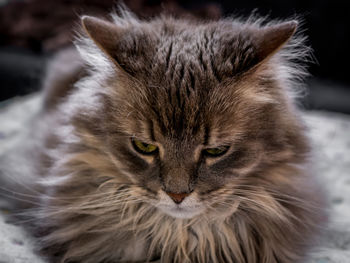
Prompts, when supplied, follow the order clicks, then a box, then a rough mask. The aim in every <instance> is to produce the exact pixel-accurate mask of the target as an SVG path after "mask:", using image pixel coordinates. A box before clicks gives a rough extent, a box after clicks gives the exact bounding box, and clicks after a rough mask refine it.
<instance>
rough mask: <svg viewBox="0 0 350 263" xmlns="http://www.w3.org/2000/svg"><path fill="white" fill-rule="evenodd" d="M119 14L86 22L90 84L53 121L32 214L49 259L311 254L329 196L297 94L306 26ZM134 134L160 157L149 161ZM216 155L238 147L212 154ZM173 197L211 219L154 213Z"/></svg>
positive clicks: (250, 261)
mask: <svg viewBox="0 0 350 263" xmlns="http://www.w3.org/2000/svg"><path fill="white" fill-rule="evenodd" d="M120 12H121V13H120V14H119V15H114V17H113V18H114V23H111V22H107V21H102V20H98V19H96V18H90V17H85V18H83V27H84V29H85V33H83V35H82V36H81V38H80V40H78V41H77V47H78V49H79V51H80V53H81V56H82V58H83V59H84V60H85V62H86V64H87V65H86V70H87V71H86V72H87V74H88V76H87V77H85V78H82V79H81V80H80V81H79V82H78V83H77V84H76V85H75V86H76V87H75V89H74V90H72V91H71V92H69V93H67V94H69V95H67V96H66V98H65V99H64V100H63V101H62V102H61V103H60V104H59V105H58V108H57V109H54V110H51V111H50V113H48V115H47V116H45V113H43V114H44V118H43V122H44V123H45V124H44V125H46V126H45V129H44V133H45V135H44V138H45V140H44V139H42V140H41V142H42V145H41V153H42V159H41V161H40V160H38V159H37V160H36V161H37V162H41V163H40V166H41V168H40V176H41V179H40V180H39V181H38V182H37V183H36V185H38V186H39V190H38V191H39V192H40V193H41V195H40V200H39V201H38V204H37V205H34V206H33V208H32V210H29V212H28V213H27V216H29V217H30V218H31V219H34V220H35V222H34V231H35V233H36V235H37V236H38V240H39V246H40V249H41V252H42V253H44V254H46V255H50V258H51V259H52V261H53V262H84V263H89V262H92V263H97V262H145V261H149V260H153V259H157V258H159V259H160V261H161V262H165V263H169V262H174V263H175V262H177V263H180V262H181V263H183V262H197V263H199V262H213V263H219V262H220V263H222V262H235V263H255V262H259V263H261V262H264V263H274V262H276V263H277V262H280V263H281V262H283V263H287V262H293V263H294V262H298V261H301V260H302V259H304V258H305V256H306V254H307V250H308V248H310V247H311V246H312V245H313V241H314V239H315V234H316V233H317V232H318V230H319V226H320V221H321V219H322V213H321V212H320V211H321V206H322V201H321V200H322V198H321V197H320V195H319V194H318V188H317V184H315V183H314V182H313V179H312V177H311V176H310V175H309V174H308V172H309V171H308V167H307V155H308V143H307V140H306V138H305V137H304V135H303V126H302V124H301V123H300V121H299V118H298V114H297V111H296V109H295V107H294V106H293V102H292V97H291V96H292V95H291V91H292V90H293V89H294V88H295V86H296V83H297V82H295V79H296V78H299V77H301V76H302V75H303V73H304V71H303V67H302V66H301V65H295V64H293V61H295V59H297V58H300V56H304V55H305V54H307V51H305V50H306V49H305V47H304V46H303V45H302V39H301V38H300V37H295V38H293V39H291V37H292V35H293V34H294V32H295V28H296V22H294V21H292V22H286V23H282V24H279V23H270V24H267V25H265V26H263V25H262V24H263V21H260V20H258V19H250V20H248V21H246V22H242V21H239V20H231V19H227V20H222V21H218V22H196V21H189V20H178V19H173V18H167V17H160V18H155V19H153V20H150V21H140V20H138V19H137V18H135V17H133V15H132V14H130V13H129V12H127V11H125V10H121V11H120ZM62 83H64V82H62ZM67 83H69V82H67ZM56 88H57V87H56ZM63 90H64V91H66V89H65V88H63ZM47 94H61V93H60V92H57V91H55V92H52V91H51V92H50V91H48V92H47ZM65 94H66V93H65ZM46 101H47V102H48V101H57V100H55V99H51V98H50V95H48V97H47V98H46ZM130 138H137V139H140V140H142V141H145V142H148V143H152V144H155V145H157V146H158V147H159V153H158V154H157V155H154V156H142V155H140V154H139V153H137V152H136V151H135V150H133V148H132V145H131V142H130ZM215 146H230V148H229V150H228V152H227V153H226V154H224V155H223V156H220V157H218V158H210V157H206V156H205V155H203V151H202V150H203V149H204V148H206V147H215ZM50 180H51V181H50ZM163 190H164V191H168V192H172V193H183V192H185V193H190V192H191V195H192V196H194V197H193V198H196V200H199V201H198V202H200V203H201V204H203V206H204V207H205V210H204V211H203V212H201V213H200V214H199V215H197V216H193V217H191V218H174V217H172V216H170V215H168V214H166V213H164V212H162V211H161V210H160V209H158V208H157V207H156V205H154V204H155V203H157V202H158V201H159V198H160V195H161V193H163Z"/></svg>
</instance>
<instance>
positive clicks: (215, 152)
mask: <svg viewBox="0 0 350 263" xmlns="http://www.w3.org/2000/svg"><path fill="white" fill-rule="evenodd" d="M228 148H229V147H228V146H225V147H219V148H207V149H204V153H205V154H206V155H208V156H211V157H217V156H221V155H224V154H225V153H226V152H227V150H228Z"/></svg>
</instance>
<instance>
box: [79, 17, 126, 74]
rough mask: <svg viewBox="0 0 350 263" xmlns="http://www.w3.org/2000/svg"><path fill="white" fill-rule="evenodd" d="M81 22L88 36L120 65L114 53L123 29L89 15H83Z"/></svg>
mask: <svg viewBox="0 0 350 263" xmlns="http://www.w3.org/2000/svg"><path fill="white" fill-rule="evenodd" d="M81 23H82V26H83V29H84V30H85V32H86V33H87V35H88V36H89V38H91V39H92V40H93V41H94V43H95V44H96V45H97V46H98V47H99V48H100V49H101V50H102V51H103V52H104V53H105V55H107V56H108V57H109V58H110V59H111V60H112V61H113V62H114V63H115V64H116V65H117V66H119V67H120V65H119V64H118V62H117V61H116V59H115V53H116V47H117V45H118V40H119V39H120V37H121V35H122V34H123V32H124V29H123V28H121V27H119V26H117V25H115V24H113V23H111V22H108V21H105V20H102V19H99V18H96V17H91V16H83V17H82V19H81Z"/></svg>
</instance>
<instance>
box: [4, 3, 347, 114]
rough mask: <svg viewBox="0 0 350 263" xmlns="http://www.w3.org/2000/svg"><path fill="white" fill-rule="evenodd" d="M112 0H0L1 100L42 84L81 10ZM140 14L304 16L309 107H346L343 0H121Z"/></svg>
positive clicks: (98, 8)
mask: <svg viewBox="0 0 350 263" xmlns="http://www.w3.org/2000/svg"><path fill="white" fill-rule="evenodd" d="M116 2H118V1H115V0H55V1H48V0H11V1H6V0H0V101H5V100H7V99H9V98H12V97H14V96H19V95H24V94H28V93H31V92H33V91H36V90H38V89H39V88H40V80H41V79H42V76H43V74H44V71H45V64H46V62H47V61H48V59H49V58H50V56H51V55H52V54H54V53H55V52H56V51H58V50H59V49H61V48H63V47H65V46H67V45H70V43H71V41H72V40H73V38H74V37H73V36H74V34H73V33H72V32H73V29H74V27H76V25H77V23H78V22H79V20H78V17H79V15H82V14H90V15H107V14H108V13H109V12H110V11H111V10H112V9H113V6H115V5H116ZM124 3H125V4H126V5H127V6H129V8H130V9H131V10H132V11H134V12H135V13H136V14H137V15H139V16H141V17H148V16H153V15H156V14H158V13H160V12H167V13H171V14H173V15H175V16H196V17H200V18H204V19H218V18H220V17H225V16H229V15H231V14H234V15H238V16H248V15H249V14H251V13H252V12H256V13H257V14H259V15H262V16H269V17H270V18H281V19H285V18H294V17H295V16H298V17H302V18H303V20H304V25H303V26H302V27H303V29H304V32H305V34H306V35H307V36H308V37H309V40H308V43H309V45H311V46H312V48H313V49H314V56H315V58H316V62H315V63H311V64H310V72H311V74H312V77H310V78H309V79H308V88H309V89H308V90H309V91H308V95H307V96H306V97H305V98H304V99H303V100H302V104H303V105H304V107H305V108H307V109H322V110H329V111H337V112H343V113H350V76H349V74H350V73H348V68H349V67H348V63H349V61H350V52H349V47H350V45H349V44H350V41H349V38H350V23H349V22H348V16H349V15H350V12H349V10H350V9H349V7H348V6H347V4H346V1H344V2H342V1H335V0H333V1H332V0H317V1H316V0H294V1H280V0H260V1H258V0H244V1H232V0H231V1H230V0H223V1H200V0H166V1H156V0H129V1H128V0H124Z"/></svg>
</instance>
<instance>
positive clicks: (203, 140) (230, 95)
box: [85, 19, 298, 218]
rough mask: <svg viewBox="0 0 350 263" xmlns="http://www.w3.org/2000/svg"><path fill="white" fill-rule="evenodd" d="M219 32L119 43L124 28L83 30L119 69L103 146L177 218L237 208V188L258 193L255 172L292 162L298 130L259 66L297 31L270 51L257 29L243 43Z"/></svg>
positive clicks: (181, 32)
mask: <svg viewBox="0 0 350 263" xmlns="http://www.w3.org/2000/svg"><path fill="white" fill-rule="evenodd" d="M221 26H222V27H223V28H222V29H218V28H216V27H212V26H211V27H208V28H205V27H203V26H202V27H200V28H199V27H198V28H196V27H194V28H190V29H186V28H185V27H184V25H183V24H179V25H176V24H175V25H171V24H163V25H158V26H157V27H152V25H149V26H143V28H141V29H140V28H137V27H136V29H135V28H132V29H131V30H128V31H127V32H124V33H123V35H122V36H121V37H120V38H118V40H116V39H114V36H113V34H119V31H120V28H118V27H116V26H115V28H114V26H113V25H112V24H107V23H105V22H101V21H96V20H94V19H93V20H91V21H90V20H87V21H85V28H86V30H87V31H88V33H89V34H90V36H92V38H93V39H94V41H96V42H97V44H98V45H99V46H100V47H102V50H103V51H105V52H106V53H107V54H108V56H109V58H110V59H111V60H113V61H114V63H116V68H114V70H115V74H114V73H112V74H111V76H110V77H109V79H108V80H107V81H106V82H105V86H106V87H104V88H105V91H104V92H103V96H102V100H103V103H102V105H104V106H103V107H104V109H103V111H104V113H105V115H106V116H105V117H104V118H103V127H104V129H105V131H106V132H105V136H106V138H105V142H106V145H107V147H108V148H109V149H110V151H111V153H112V158H113V159H114V161H115V163H116V164H117V165H118V166H119V169H120V171H121V172H122V173H123V174H125V175H127V177H128V178H129V179H130V182H131V183H132V184H135V185H138V186H140V187H142V188H143V189H144V190H145V192H146V193H147V194H143V195H142V197H141V198H142V199H143V200H144V201H145V202H147V203H150V204H151V205H154V206H156V207H158V208H159V209H160V210H161V211H163V212H164V213H166V214H168V215H170V216H173V217H178V218H192V217H194V216H196V215H199V214H201V213H206V212H213V211H214V213H216V212H220V213H222V212H224V211H225V210H227V209H229V208H232V207H236V206H235V205H234V204H235V202H236V200H235V198H234V195H235V191H236V188H237V186H238V185H240V184H242V182H244V184H246V185H248V186H249V185H254V184H257V182H255V183H254V182H252V181H251V174H252V172H253V171H255V172H258V171H259V169H263V166H264V165H269V163H271V162H275V161H276V162H278V161H280V160H281V158H282V159H283V158H289V157H290V156H292V155H293V151H292V150H291V148H290V144H291V143H292V142H291V140H292V139H293V129H294V128H295V127H289V126H288V125H287V124H286V123H284V120H283V118H284V115H283V114H281V112H283V111H287V106H286V103H285V101H284V98H283V95H282V94H283V93H282V92H280V91H279V87H278V80H277V78H275V76H273V72H271V69H269V67H270V66H271V65H270V66H269V65H268V63H267V62H266V64H267V65H265V66H264V65H260V64H261V63H265V62H264V60H265V59H266V57H268V56H269V55H270V53H273V52H275V51H276V49H278V48H280V46H281V45H282V44H283V43H284V42H285V41H286V40H287V39H288V38H289V37H290V36H291V35H292V34H293V32H294V29H295V24H289V25H287V26H286V25H282V26H280V29H278V28H277V27H276V28H274V29H273V33H274V34H273V36H274V38H273V39H272V40H271V41H268V40H266V41H267V42H268V43H269V45H270V46H269V47H267V48H263V47H262V46H261V45H264V43H263V42H264V41H263V38H264V37H265V38H269V37H271V36H270V35H269V34H268V33H266V36H263V34H262V33H261V34H262V35H261V36H260V37H261V38H262V39H258V40H256V39H255V40H254V38H255V36H256V35H259V34H260V33H259V32H255V31H254V30H253V29H251V28H250V29H248V28H247V29H246V30H247V32H248V33H246V34H243V33H242V32H243V31H239V30H238V31H237V30H236V29H235V30H233V29H231V31H230V30H229V29H228V27H232V25H228V24H221ZM104 27H106V28H107V29H108V30H107V31H109V33H110V34H111V35H112V37H108V39H107V40H106V38H105V37H104V38H103V37H101V36H100V34H103V32H102V31H100V29H99V28H104ZM220 30H221V31H220ZM261 31H262V30H261ZM101 32H102V33H101ZM276 34H277V38H276ZM279 35H280V36H279ZM276 39H277V40H276ZM116 41H117V43H116ZM262 43H263V44H262ZM259 45H260V46H259ZM271 46H272V47H271ZM252 69H253V70H252ZM287 129H290V130H289V131H288V130H287ZM295 143H298V142H297V141H295ZM267 156H268V158H266V157H267ZM288 156H289V157H288ZM116 176H118V175H116ZM242 178H243V179H242ZM244 178H245V179H244Z"/></svg>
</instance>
